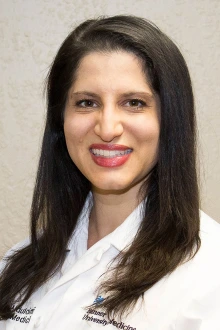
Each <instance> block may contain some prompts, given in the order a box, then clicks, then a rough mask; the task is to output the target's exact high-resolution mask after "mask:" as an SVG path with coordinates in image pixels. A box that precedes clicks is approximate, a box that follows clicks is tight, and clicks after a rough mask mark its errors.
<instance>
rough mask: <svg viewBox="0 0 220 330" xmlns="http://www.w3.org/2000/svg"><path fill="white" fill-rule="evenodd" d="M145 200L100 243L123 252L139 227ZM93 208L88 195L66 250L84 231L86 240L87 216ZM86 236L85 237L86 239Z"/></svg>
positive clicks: (70, 247) (69, 248) (91, 200)
mask: <svg viewBox="0 0 220 330" xmlns="http://www.w3.org/2000/svg"><path fill="white" fill-rule="evenodd" d="M145 202H146V201H145V200H144V201H142V202H141V203H140V204H139V205H138V206H137V207H136V208H135V210H134V211H133V212H132V213H131V214H130V215H129V216H128V217H127V218H126V219H125V220H124V221H123V223H122V224H121V225H120V226H118V227H117V228H116V229H115V230H114V231H113V232H111V233H110V234H108V235H107V236H105V237H104V238H103V239H102V240H100V241H99V242H100V243H102V242H103V243H104V242H105V243H109V244H110V245H112V246H114V247H115V248H116V249H117V250H118V251H122V250H124V249H125V248H126V247H128V246H129V245H130V244H131V243H132V241H133V239H134V237H135V235H136V234H137V231H138V229H139V227H140V224H141V221H142V219H143V215H144V205H145ZM92 206H93V197H92V193H91V192H90V193H89V194H88V197H87V199H86V202H85V205H84V207H83V209H82V211H81V213H80V215H79V218H78V222H77V226H76V229H75V231H74V233H73V235H72V238H71V240H70V242H69V244H68V250H71V249H72V248H73V244H75V242H76V241H75V237H77V236H82V231H83V230H84V239H86V240H87V239H88V225H89V215H90V212H91V209H92ZM86 236H87V237H86Z"/></svg>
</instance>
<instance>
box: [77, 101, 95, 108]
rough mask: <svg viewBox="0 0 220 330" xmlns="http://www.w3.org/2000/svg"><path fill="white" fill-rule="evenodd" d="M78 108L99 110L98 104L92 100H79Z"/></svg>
mask: <svg viewBox="0 0 220 330" xmlns="http://www.w3.org/2000/svg"><path fill="white" fill-rule="evenodd" d="M76 106H77V107H80V108H97V106H98V105H97V104H96V103H95V102H94V101H92V100H87V99H84V100H79V101H77V102H76Z"/></svg>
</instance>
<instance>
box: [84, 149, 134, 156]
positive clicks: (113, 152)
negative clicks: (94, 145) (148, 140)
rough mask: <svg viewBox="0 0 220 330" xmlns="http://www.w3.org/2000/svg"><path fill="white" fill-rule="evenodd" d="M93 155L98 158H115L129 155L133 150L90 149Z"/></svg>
mask: <svg viewBox="0 0 220 330" xmlns="http://www.w3.org/2000/svg"><path fill="white" fill-rule="evenodd" d="M90 151H91V153H92V154H93V155H95V156H97V157H103V158H114V157H119V156H124V155H128V154H130V153H131V152H132V149H127V150H103V149H90Z"/></svg>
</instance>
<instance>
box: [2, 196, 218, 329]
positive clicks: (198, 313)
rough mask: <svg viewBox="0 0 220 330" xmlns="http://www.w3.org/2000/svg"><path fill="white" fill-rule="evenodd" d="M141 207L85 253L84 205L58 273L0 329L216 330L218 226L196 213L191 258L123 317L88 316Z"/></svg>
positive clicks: (130, 235) (93, 313)
mask: <svg viewBox="0 0 220 330" xmlns="http://www.w3.org/2000/svg"><path fill="white" fill-rule="evenodd" d="M141 210H142V204H140V205H139V206H138V207H137V208H136V209H135V210H134V211H133V212H132V213H131V214H130V215H129V217H128V218H127V219H126V220H125V221H124V222H123V223H122V224H121V225H120V226H119V227H118V228H117V229H116V230H115V231H113V232H112V233H111V234H109V235H107V236H106V237H104V238H103V239H102V240H100V241H99V242H97V243H96V244H94V245H93V246H92V247H91V248H90V249H88V250H87V239H88V215H89V212H90V203H89V201H88V200H87V202H86V204H85V206H84V209H83V211H82V212H81V215H80V217H79V221H78V226H77V228H76V231H75V233H74V235H73V237H72V239H71V241H70V243H69V246H68V249H69V250H70V251H69V252H67V257H66V261H65V263H64V265H63V267H62V271H61V273H59V274H57V275H56V276H54V277H53V278H52V279H51V280H50V281H49V282H48V283H46V284H45V285H43V286H42V287H41V288H40V289H39V290H38V291H37V292H35V293H34V294H33V295H32V297H31V299H29V301H28V302H27V303H26V304H25V306H23V307H22V308H21V309H20V310H18V311H17V313H16V314H15V315H14V317H13V319H9V320H7V321H0V330H14V329H16V330H33V329H38V330H56V329H57V330H78V329H79V330H89V329H91V330H92V329H96V330H98V329H102V328H103V327H104V328H105V329H107V330H113V329H123V330H134V329H135V330H220V262H219V259H220V256H219V255H220V226H219V224H217V223H216V222H215V221H213V220H212V219H211V218H209V217H208V216H207V215H206V214H204V213H203V212H201V230H200V236H201V240H202V245H201V248H200V250H199V252H198V253H197V254H196V256H195V257H194V258H193V259H192V260H190V261H188V262H187V263H185V264H183V265H181V266H179V267H178V268H177V269H176V270H175V271H174V272H173V273H172V274H170V275H167V276H165V277H164V278H163V279H161V280H160V281H159V282H158V283H156V284H155V285H154V286H153V287H152V288H151V289H150V290H148V291H147V292H146V293H145V295H144V302H142V300H141V299H140V300H139V301H138V303H137V304H136V306H135V308H134V310H133V311H132V313H131V314H129V315H128V317H126V318H124V319H122V321H121V322H119V320H117V319H116V320H110V321H109V320H108V319H107V317H106V315H105V313H104V312H102V311H100V312H98V313H97V312H96V311H94V310H93V309H90V310H89V311H88V310H86V309H85V307H87V306H89V305H91V304H92V303H93V302H94V301H95V299H96V301H98V300H99V299H104V298H105V297H97V294H96V293H95V289H96V288H97V285H98V283H99V282H98V281H99V280H100V279H99V278H100V276H101V275H102V274H103V273H104V272H105V271H106V270H107V267H108V265H109V262H110V261H111V260H112V259H113V258H114V257H115V256H116V255H117V254H118V253H119V252H120V251H121V250H122V249H124V248H125V247H126V246H127V245H128V244H129V243H130V242H131V241H132V240H133V238H134V236H135V234H136V233H137V230H138V227H139V225H140V222H141V219H142V216H141Z"/></svg>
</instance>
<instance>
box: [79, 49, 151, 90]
mask: <svg viewBox="0 0 220 330" xmlns="http://www.w3.org/2000/svg"><path fill="white" fill-rule="evenodd" d="M82 85H84V86H85V85H86V86H87V85H90V86H91V85H92V86H93V87H94V88H95V87H100V88H101V87H102V88H104V87H105V88H106V87H108V88H111V89H116V88H119V89H120V88H128V87H129V86H131V85H132V86H131V87H134V85H136V86H137V87H138V86H139V88H140V87H142V88H143V87H145V88H148V89H150V86H149V83H148V79H147V75H146V73H145V72H144V65H143V61H142V59H140V58H139V57H137V56H136V55H134V54H133V53H130V52H125V51H113V52H107V53H106V52H92V53H89V54H88V55H86V56H84V57H83V58H82V60H81V62H80V64H79V67H78V69H77V71H76V74H75V79H74V83H73V88H74V89H76V88H77V89H78V88H82V87H83V86H82ZM108 88H107V89H108Z"/></svg>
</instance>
